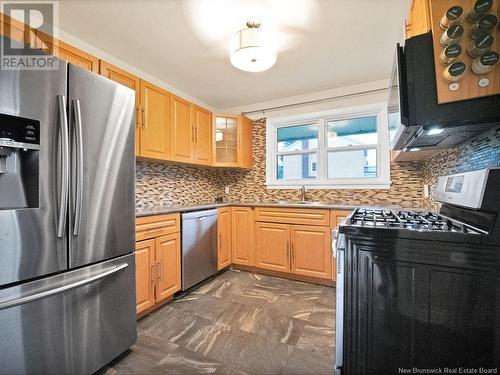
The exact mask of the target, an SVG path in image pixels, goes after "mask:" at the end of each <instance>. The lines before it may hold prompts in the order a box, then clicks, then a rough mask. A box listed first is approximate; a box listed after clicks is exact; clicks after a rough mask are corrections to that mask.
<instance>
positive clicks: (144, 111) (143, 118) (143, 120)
mask: <svg viewBox="0 0 500 375" xmlns="http://www.w3.org/2000/svg"><path fill="white" fill-rule="evenodd" d="M142 128H143V129H146V110H145V109H144V107H142Z"/></svg>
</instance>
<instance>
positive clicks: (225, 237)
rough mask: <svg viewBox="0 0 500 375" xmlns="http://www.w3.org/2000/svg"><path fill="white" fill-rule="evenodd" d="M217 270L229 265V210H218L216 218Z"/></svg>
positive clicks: (224, 208) (230, 240) (226, 208)
mask: <svg viewBox="0 0 500 375" xmlns="http://www.w3.org/2000/svg"><path fill="white" fill-rule="evenodd" d="M217 236H218V239H217V269H218V270H221V269H223V268H225V267H227V266H230V265H231V242H232V239H231V208H230V207H223V208H219V210H218V218H217Z"/></svg>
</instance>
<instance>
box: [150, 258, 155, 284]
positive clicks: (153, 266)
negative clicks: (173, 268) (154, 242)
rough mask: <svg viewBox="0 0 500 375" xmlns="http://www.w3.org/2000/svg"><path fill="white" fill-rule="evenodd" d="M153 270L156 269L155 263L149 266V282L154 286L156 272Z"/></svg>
mask: <svg viewBox="0 0 500 375" xmlns="http://www.w3.org/2000/svg"><path fill="white" fill-rule="evenodd" d="M155 269H156V263H153V264H152V265H151V282H152V283H153V285H156V272H155Z"/></svg>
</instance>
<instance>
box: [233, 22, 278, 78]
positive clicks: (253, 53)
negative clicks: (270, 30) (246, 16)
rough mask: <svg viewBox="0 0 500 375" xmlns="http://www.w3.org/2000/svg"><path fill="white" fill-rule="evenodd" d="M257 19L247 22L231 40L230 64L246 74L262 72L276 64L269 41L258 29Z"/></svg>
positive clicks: (274, 52)
mask: <svg viewBox="0 0 500 375" xmlns="http://www.w3.org/2000/svg"><path fill="white" fill-rule="evenodd" d="M260 26H261V23H260V21H259V20H258V19H251V20H249V21H248V22H247V28H246V29H243V30H240V31H238V32H237V33H236V35H234V36H233V38H232V40H231V64H233V65H234V66H235V67H236V68H238V69H240V70H244V71H246V72H262V71H264V70H267V69H269V68H270V67H272V66H273V65H274V64H275V63H276V51H275V50H274V48H273V46H272V43H271V39H270V37H269V35H267V34H266V33H265V32H264V31H262V29H261V28H260Z"/></svg>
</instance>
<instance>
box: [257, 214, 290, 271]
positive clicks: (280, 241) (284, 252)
mask: <svg viewBox="0 0 500 375" xmlns="http://www.w3.org/2000/svg"><path fill="white" fill-rule="evenodd" d="M255 266H256V267H258V268H263V269H267V270H272V271H281V272H290V225H288V224H276V223H261V222H257V223H255Z"/></svg>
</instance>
